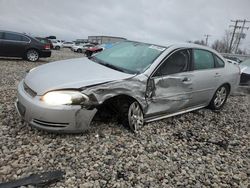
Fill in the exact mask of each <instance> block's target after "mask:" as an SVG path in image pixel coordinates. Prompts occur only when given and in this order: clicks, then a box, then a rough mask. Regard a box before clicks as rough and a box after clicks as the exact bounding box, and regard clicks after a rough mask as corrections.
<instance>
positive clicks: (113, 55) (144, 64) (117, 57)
mask: <svg viewBox="0 0 250 188" xmlns="http://www.w3.org/2000/svg"><path fill="white" fill-rule="evenodd" d="M165 49H166V48H164V47H160V46H156V45H151V44H144V43H138V42H122V43H119V44H117V45H114V46H113V47H112V48H110V49H106V50H104V51H102V52H100V53H98V54H96V55H95V56H93V57H92V59H94V60H95V61H96V62H98V63H101V64H103V65H106V66H108V67H113V68H114V67H116V69H117V70H120V71H123V72H126V73H130V74H135V73H142V72H144V71H145V70H146V69H147V68H148V67H149V66H150V65H151V64H152V63H153V62H154V60H155V59H156V58H157V57H158V56H159V55H160V54H161V53H162V52H163V51H164V50H165Z"/></svg>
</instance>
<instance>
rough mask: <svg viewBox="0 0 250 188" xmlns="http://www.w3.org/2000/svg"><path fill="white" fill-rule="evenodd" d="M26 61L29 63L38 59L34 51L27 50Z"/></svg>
mask: <svg viewBox="0 0 250 188" xmlns="http://www.w3.org/2000/svg"><path fill="white" fill-rule="evenodd" d="M27 59H28V60H29V61H33V62H34V61H37V60H38V59H39V54H38V52H37V51H36V50H29V51H28V52H27Z"/></svg>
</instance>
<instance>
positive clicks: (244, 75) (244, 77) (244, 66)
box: [240, 59, 250, 86]
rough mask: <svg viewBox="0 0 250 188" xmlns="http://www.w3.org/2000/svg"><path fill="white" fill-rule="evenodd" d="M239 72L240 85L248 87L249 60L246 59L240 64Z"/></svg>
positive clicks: (249, 79) (249, 77) (249, 74)
mask: <svg viewBox="0 0 250 188" xmlns="http://www.w3.org/2000/svg"><path fill="white" fill-rule="evenodd" d="M240 70H241V77H240V85H246V86H250V59H247V60H245V61H243V62H242V63H241V64H240Z"/></svg>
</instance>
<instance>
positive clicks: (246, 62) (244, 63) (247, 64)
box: [241, 59, 250, 66]
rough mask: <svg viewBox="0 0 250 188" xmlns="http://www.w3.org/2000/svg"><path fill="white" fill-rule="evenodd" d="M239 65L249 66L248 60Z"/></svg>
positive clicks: (249, 60) (249, 61)
mask: <svg viewBox="0 0 250 188" xmlns="http://www.w3.org/2000/svg"><path fill="white" fill-rule="evenodd" d="M241 65H246V66H250V59H247V60H245V61H243V62H242V63H241Z"/></svg>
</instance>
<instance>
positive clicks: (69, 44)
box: [62, 42, 74, 48]
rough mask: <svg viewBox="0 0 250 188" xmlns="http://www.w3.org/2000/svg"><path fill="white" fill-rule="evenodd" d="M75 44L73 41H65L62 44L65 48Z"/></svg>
mask: <svg viewBox="0 0 250 188" xmlns="http://www.w3.org/2000/svg"><path fill="white" fill-rule="evenodd" d="M73 45H74V43H73V42H64V43H63V44H62V46H63V47H64V48H71V47H72V46H73Z"/></svg>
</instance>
